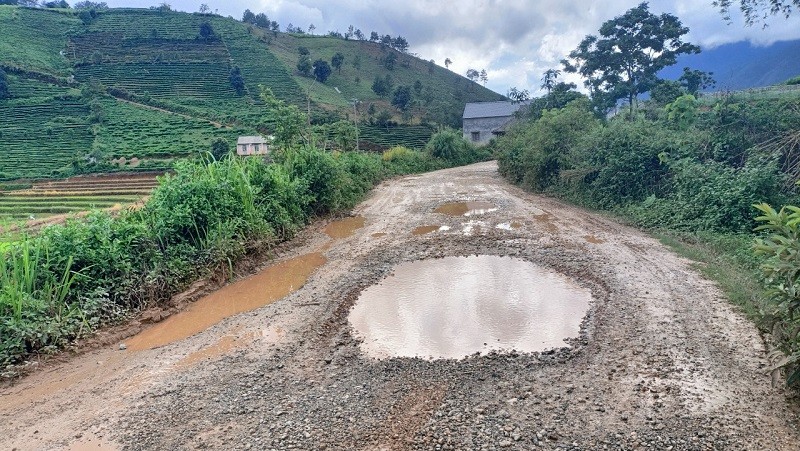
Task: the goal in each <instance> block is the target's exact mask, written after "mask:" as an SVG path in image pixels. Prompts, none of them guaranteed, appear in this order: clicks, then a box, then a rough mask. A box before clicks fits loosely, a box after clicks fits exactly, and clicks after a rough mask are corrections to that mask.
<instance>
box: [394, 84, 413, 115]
mask: <svg viewBox="0 0 800 451" xmlns="http://www.w3.org/2000/svg"><path fill="white" fill-rule="evenodd" d="M411 99H412V95H411V87H410V86H398V87H397V89H395V90H394V94H393V95H392V106H395V107H397V109H398V110H400V111H406V110H407V109H408V107H409V106H410V105H411Z"/></svg>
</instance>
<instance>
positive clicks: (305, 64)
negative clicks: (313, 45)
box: [297, 55, 312, 76]
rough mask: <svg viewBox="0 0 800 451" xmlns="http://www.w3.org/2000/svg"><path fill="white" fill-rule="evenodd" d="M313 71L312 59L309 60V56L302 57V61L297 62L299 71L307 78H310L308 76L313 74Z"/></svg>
mask: <svg viewBox="0 0 800 451" xmlns="http://www.w3.org/2000/svg"><path fill="white" fill-rule="evenodd" d="M311 69H312V64H311V58H309V57H308V55H303V56H301V57H300V60H299V61H297V71H298V72H300V73H301V74H303V75H305V76H308V74H310V73H311Z"/></svg>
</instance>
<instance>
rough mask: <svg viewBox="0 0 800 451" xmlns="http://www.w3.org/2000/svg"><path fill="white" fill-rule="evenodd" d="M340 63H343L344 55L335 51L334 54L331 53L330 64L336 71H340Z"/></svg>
mask: <svg viewBox="0 0 800 451" xmlns="http://www.w3.org/2000/svg"><path fill="white" fill-rule="evenodd" d="M342 63H344V55H342V52H336V54H335V55H333V58H331V66H333V67H334V69H336V72H339V73H341V72H342Z"/></svg>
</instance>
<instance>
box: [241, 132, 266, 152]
mask: <svg viewBox="0 0 800 451" xmlns="http://www.w3.org/2000/svg"><path fill="white" fill-rule="evenodd" d="M268 153H269V144H268V143H267V140H266V139H264V137H263V136H240V137H239V139H238V140H237V141H236V154H237V155H266V154H268Z"/></svg>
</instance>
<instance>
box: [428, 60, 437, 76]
mask: <svg viewBox="0 0 800 451" xmlns="http://www.w3.org/2000/svg"><path fill="white" fill-rule="evenodd" d="M434 70H436V61H435V60H429V61H428V73H429V74H432V73H433V71H434Z"/></svg>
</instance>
